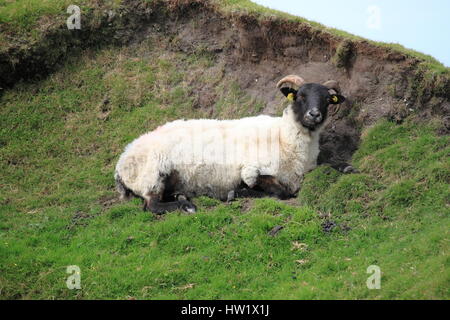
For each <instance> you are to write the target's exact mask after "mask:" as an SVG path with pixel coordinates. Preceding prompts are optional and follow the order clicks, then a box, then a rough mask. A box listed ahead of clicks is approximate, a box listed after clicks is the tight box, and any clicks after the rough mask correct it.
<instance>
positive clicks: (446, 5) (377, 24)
mask: <svg viewBox="0 0 450 320" xmlns="http://www.w3.org/2000/svg"><path fill="white" fill-rule="evenodd" d="M252 1H254V2H256V3H258V4H261V5H264V6H266V7H269V8H272V9H277V10H281V11H285V12H288V13H291V14H294V15H297V16H301V17H304V18H306V19H309V20H313V21H317V22H320V23H322V24H324V25H326V26H328V27H333V28H337V29H341V30H344V31H347V32H350V33H353V34H355V35H359V36H362V37H365V38H368V39H371V40H376V41H383V42H393V43H400V44H402V45H403V46H405V47H407V48H411V49H414V50H417V51H420V52H423V53H426V54H429V55H432V56H433V57H435V58H436V59H438V60H439V61H441V62H442V63H444V64H445V65H446V66H447V67H449V66H450V1H448V0H341V1H337V0H316V1H314V0H252ZM374 7H375V8H374ZM377 16H378V17H379V18H377Z"/></svg>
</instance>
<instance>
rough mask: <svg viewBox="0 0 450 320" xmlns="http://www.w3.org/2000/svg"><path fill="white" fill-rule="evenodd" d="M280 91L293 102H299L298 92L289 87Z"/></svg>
mask: <svg viewBox="0 0 450 320" xmlns="http://www.w3.org/2000/svg"><path fill="white" fill-rule="evenodd" d="M280 91H281V93H282V94H284V96H285V97H286V98H288V100H291V101H295V100H297V92H298V91H297V90H295V89H292V88H288V87H283V88H281V89H280Z"/></svg>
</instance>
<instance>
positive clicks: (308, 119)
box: [281, 83, 345, 131]
mask: <svg viewBox="0 0 450 320" xmlns="http://www.w3.org/2000/svg"><path fill="white" fill-rule="evenodd" d="M281 92H283V94H284V95H285V96H286V97H288V98H289V99H291V100H293V105H292V109H293V111H294V113H295V116H296V119H297V121H298V122H299V123H301V124H302V125H303V126H304V127H305V128H308V129H309V130H311V131H314V130H316V129H317V128H319V127H320V126H321V125H322V124H323V123H324V122H325V120H326V119H327V116H328V106H329V105H330V104H340V103H342V102H344V101H345V98H344V97H343V96H341V95H337V94H331V93H330V89H329V88H327V87H325V86H323V85H320V84H316V83H308V84H305V85H303V86H301V87H300V89H299V90H298V91H297V90H294V89H291V88H282V89H281Z"/></svg>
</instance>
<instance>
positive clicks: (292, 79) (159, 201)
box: [115, 75, 351, 214]
mask: <svg viewBox="0 0 450 320" xmlns="http://www.w3.org/2000/svg"><path fill="white" fill-rule="evenodd" d="M277 88H279V89H280V91H281V92H282V93H283V94H284V95H285V96H286V97H287V98H288V100H289V101H290V103H289V105H288V107H287V108H286V109H285V110H284V112H283V115H282V116H281V117H271V116H267V115H260V116H256V117H248V118H243V119H238V120H209V119H200V120H177V121H173V122H170V123H167V124H165V125H163V126H161V127H159V128H157V129H156V130H154V131H152V132H149V133H146V134H144V135H142V136H141V137H139V138H137V139H136V140H134V141H133V142H132V143H131V144H129V145H128V146H127V147H126V148H125V151H124V152H123V153H122V155H121V156H120V158H119V161H118V162H117V166H116V171H115V180H116V186H117V190H118V192H119V193H120V195H121V198H128V197H130V196H132V195H133V196H137V197H140V198H142V199H143V200H144V210H147V211H151V212H153V213H155V214H163V213H166V212H171V211H175V210H178V209H181V210H184V211H187V212H195V210H196V207H195V205H194V204H193V203H192V202H191V201H190V200H188V199H190V198H192V197H195V196H199V195H205V196H209V197H212V198H217V199H220V200H223V201H225V200H230V198H231V199H232V198H234V197H235V196H236V195H243V196H245V195H248V194H253V193H257V192H264V193H267V194H270V195H274V196H276V197H278V198H280V199H286V198H289V197H293V196H295V195H296V194H297V192H298V191H299V189H300V186H301V182H302V178H303V176H304V174H305V173H307V172H308V171H310V170H312V169H314V168H315V167H316V166H317V157H318V154H319V137H320V133H321V131H322V130H323V128H324V127H325V125H326V123H327V121H328V117H327V115H328V107H329V105H330V104H341V103H343V102H344V101H345V97H343V96H342V95H340V94H339V91H340V90H339V85H338V83H337V82H336V81H328V82H326V83H324V84H323V85H321V84H317V83H305V81H304V80H303V78H301V77H299V76H296V75H290V76H287V77H284V78H283V79H281V80H280V81H279V82H278V84H277ZM296 88H297V89H296ZM350 167H351V166H349V165H344V166H342V165H341V167H337V168H338V169H340V170H341V171H342V170H347V171H349V170H350V169H349V168H350ZM350 171H351V170H350Z"/></svg>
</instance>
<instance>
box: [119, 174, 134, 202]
mask: <svg viewBox="0 0 450 320" xmlns="http://www.w3.org/2000/svg"><path fill="white" fill-rule="evenodd" d="M114 179H115V180H116V190H117V192H119V194H120V199H121V200H124V199H130V197H131V196H132V195H133V192H132V191H131V190H130V189H128V188H127V186H126V185H125V184H124V183H123V181H122V178H121V177H120V175H119V173H118V172H117V171H116V172H115V173H114Z"/></svg>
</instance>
